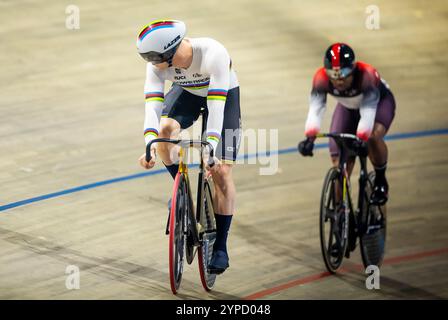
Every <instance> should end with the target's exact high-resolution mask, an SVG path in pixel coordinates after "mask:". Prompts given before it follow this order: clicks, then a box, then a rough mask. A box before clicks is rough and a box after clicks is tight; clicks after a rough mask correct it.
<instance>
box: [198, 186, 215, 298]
mask: <svg viewBox="0 0 448 320" xmlns="http://www.w3.org/2000/svg"><path fill="white" fill-rule="evenodd" d="M210 183H211V179H209V180H206V181H205V182H204V197H203V201H202V206H203V207H202V210H201V215H200V217H199V221H198V223H199V226H198V227H199V239H200V241H201V246H200V247H199V250H198V263H199V274H200V276H201V283H202V287H204V289H205V290H206V291H210V290H212V289H213V286H214V285H215V280H216V274H211V273H209V271H208V264H209V263H210V260H211V259H212V254H213V244H214V243H215V239H216V223H215V210H214V207H213V195H212V188H211V185H210Z"/></svg>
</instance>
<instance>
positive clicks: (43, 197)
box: [0, 129, 448, 211]
mask: <svg viewBox="0 0 448 320" xmlns="http://www.w3.org/2000/svg"><path fill="white" fill-rule="evenodd" d="M445 134H448V129H436V130H427V131H416V132H408V133H395V134H390V135H388V136H386V140H402V139H412V138H420V137H428V136H435V135H445ZM326 147H328V143H318V144H316V145H315V149H322V148H326ZM295 152H297V148H296V147H294V148H286V149H281V150H278V151H277V152H275V151H273V152H269V151H268V152H258V153H253V154H246V155H241V156H238V160H242V159H249V158H254V157H266V156H269V155H271V154H279V155H280V154H287V153H295ZM192 166H197V165H190V167H192ZM165 172H166V170H165V169H158V170H154V171H148V172H142V173H137V174H132V175H128V176H124V177H118V178H113V179H108V180H103V181H98V182H94V183H89V184H85V185H82V186H78V187H74V188H70V189H65V190H62V191H57V192H53V193H49V194H44V195H41V196H37V197H34V198H29V199H25V200H20V201H17V202H12V203H8V204H5V205H3V206H0V211H5V210H8V209H12V208H16V207H21V206H24V205H27V204H30V203H34V202H39V201H43V200H47V199H51V198H56V197H60V196H63V195H66V194H70V193H75V192H79V191H83V190H88V189H93V188H98V187H101V186H105V185H108V184H113V183H118V182H123V181H128V180H133V179H139V178H144V177H148V176H154V175H158V174H162V173H165Z"/></svg>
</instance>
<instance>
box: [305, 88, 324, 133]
mask: <svg viewBox="0 0 448 320" xmlns="http://www.w3.org/2000/svg"><path fill="white" fill-rule="evenodd" d="M325 97H326V96H325V94H323V93H314V92H312V93H311V95H310V108H309V110H308V117H307V119H306V123H305V135H306V136H307V137H313V136H315V135H316V134H317V133H318V132H319V131H320V125H321V123H322V119H323V117H324V114H325V109H326V99H325Z"/></svg>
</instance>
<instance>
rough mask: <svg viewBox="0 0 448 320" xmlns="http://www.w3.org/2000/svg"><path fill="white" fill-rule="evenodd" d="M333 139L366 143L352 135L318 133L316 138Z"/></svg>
mask: <svg viewBox="0 0 448 320" xmlns="http://www.w3.org/2000/svg"><path fill="white" fill-rule="evenodd" d="M327 137H328V138H333V139H337V140H356V141H358V142H364V140H362V139H360V138H359V137H358V136H357V135H354V134H351V133H318V134H317V135H316V138H327Z"/></svg>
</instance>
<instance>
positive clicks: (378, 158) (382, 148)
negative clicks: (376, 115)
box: [368, 122, 388, 167]
mask: <svg viewBox="0 0 448 320" xmlns="http://www.w3.org/2000/svg"><path fill="white" fill-rule="evenodd" d="M385 135H386V128H385V127H384V126H383V125H382V124H381V123H379V122H375V125H374V127H373V131H372V134H371V136H370V138H369V141H368V146H369V159H370V161H371V162H372V164H373V165H374V166H375V167H377V166H382V165H384V164H385V163H387V155H388V151H387V145H386V143H385V142H384V136H385Z"/></svg>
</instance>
